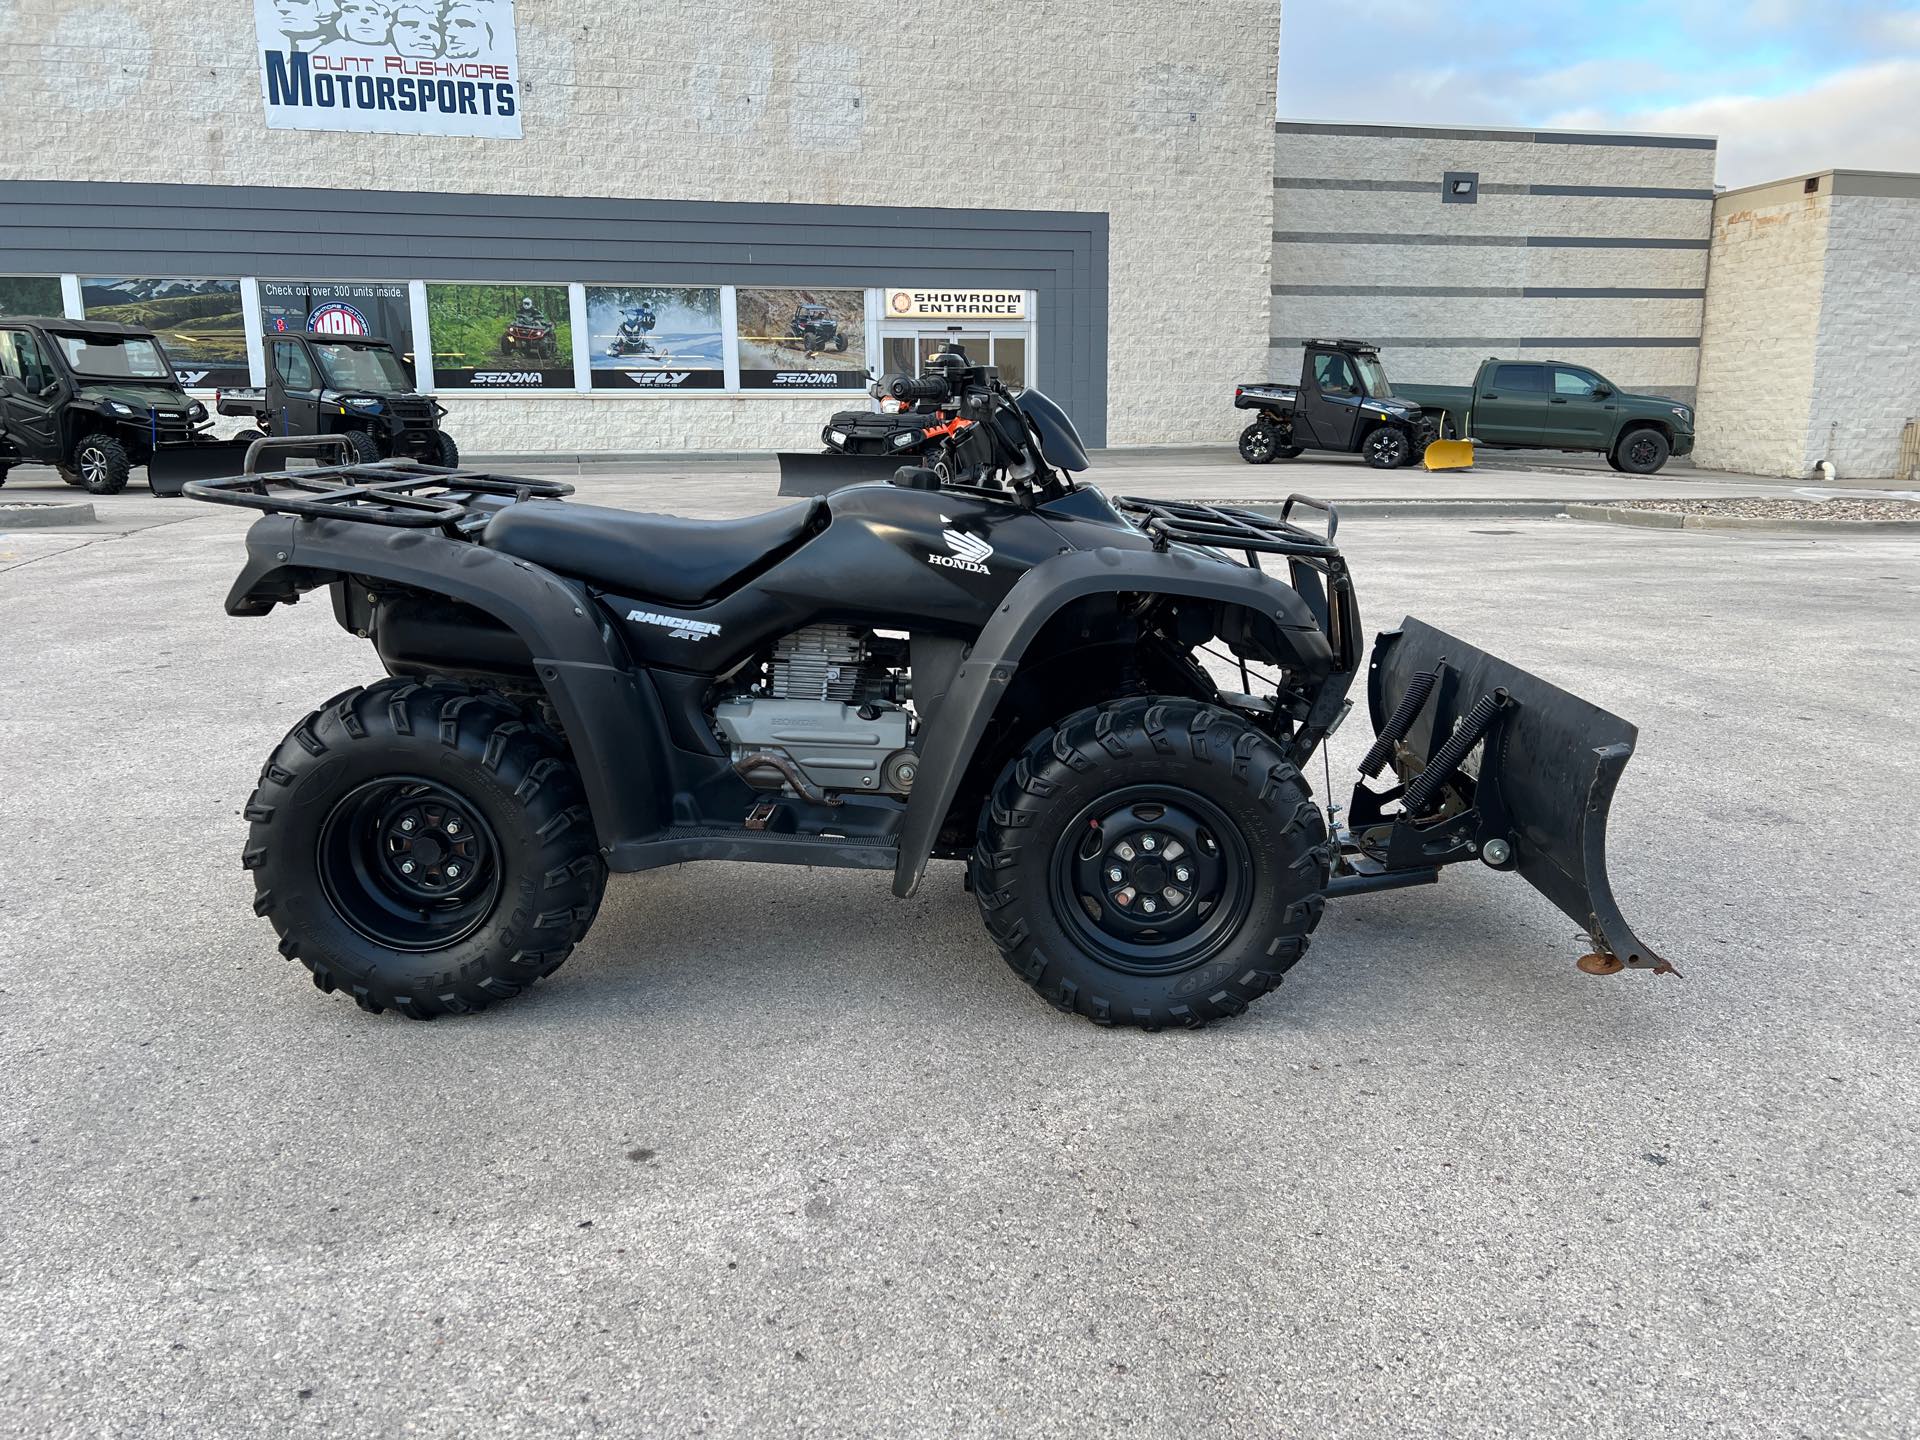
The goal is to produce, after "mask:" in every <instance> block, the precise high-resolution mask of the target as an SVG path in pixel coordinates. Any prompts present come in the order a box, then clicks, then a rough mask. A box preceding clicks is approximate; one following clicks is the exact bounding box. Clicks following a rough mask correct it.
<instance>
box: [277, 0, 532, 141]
mask: <svg viewBox="0 0 1920 1440" xmlns="http://www.w3.org/2000/svg"><path fill="white" fill-rule="evenodd" d="M253 17H254V29H255V31H256V33H257V34H258V36H259V41H260V94H261V99H262V101H263V102H264V103H265V105H266V109H267V128H268V129H270V130H360V131H380V132H384V133H388V134H396V135H486V136H494V137H503V138H507V139H516V140H517V139H518V138H519V137H520V74H519V70H520V59H519V52H518V48H517V46H516V44H515V41H514V31H513V0H253Z"/></svg>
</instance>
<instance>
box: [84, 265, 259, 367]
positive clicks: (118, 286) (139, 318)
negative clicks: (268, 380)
mask: <svg viewBox="0 0 1920 1440" xmlns="http://www.w3.org/2000/svg"><path fill="white" fill-rule="evenodd" d="M80 301H81V306H82V308H83V309H84V310H85V311H86V316H87V319H89V320H116V321H118V322H119V323H120V324H122V325H134V326H138V327H139V328H140V329H142V330H151V331H152V332H153V333H154V335H155V336H156V337H158V339H159V341H160V348H161V349H163V350H165V351H166V352H167V358H168V359H169V360H171V361H173V368H174V370H175V371H176V372H177V373H178V374H179V376H180V383H181V384H182V385H184V386H186V388H187V389H189V390H212V389H217V388H218V387H220V386H222V385H246V384H250V383H251V381H250V379H249V371H248V367H247V326H246V320H245V318H244V317H243V316H242V314H241V308H240V282H239V281H238V280H188V279H182V278H172V277H132V276H114V275H94V276H83V277H81V280H80Z"/></svg>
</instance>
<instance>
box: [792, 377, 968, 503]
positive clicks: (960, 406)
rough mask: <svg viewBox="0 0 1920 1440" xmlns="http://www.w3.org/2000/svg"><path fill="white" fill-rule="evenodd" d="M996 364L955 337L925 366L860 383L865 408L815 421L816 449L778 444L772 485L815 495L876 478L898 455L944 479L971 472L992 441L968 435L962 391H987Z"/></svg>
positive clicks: (892, 466)
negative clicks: (978, 360) (920, 371)
mask: <svg viewBox="0 0 1920 1440" xmlns="http://www.w3.org/2000/svg"><path fill="white" fill-rule="evenodd" d="M998 378H999V372H998V371H997V370H996V369H994V368H992V367H990V366H977V365H973V364H971V363H970V362H969V361H968V359H967V352H966V351H965V350H964V349H962V348H961V347H960V346H959V345H955V344H947V345H943V346H942V347H941V348H940V350H939V352H938V353H937V354H935V355H934V356H933V357H932V358H931V360H930V361H929V362H928V366H927V374H925V375H923V376H920V377H918V378H915V377H914V376H911V375H889V376H884V377H882V378H881V379H878V380H875V381H873V382H872V383H871V384H869V385H868V386H867V393H868V394H869V395H871V396H872V397H873V399H874V401H875V403H876V405H877V407H878V408H877V409H873V410H841V411H838V412H836V413H835V414H834V416H833V417H832V418H831V419H830V420H828V421H827V423H826V424H825V425H822V426H821V427H820V443H821V444H822V445H823V446H824V447H825V448H824V450H823V451H822V452H821V453H820V454H818V455H810V454H807V453H806V452H804V451H782V452H781V453H780V455H779V462H780V493H781V494H782V495H823V494H826V493H827V492H828V491H830V490H834V489H837V488H839V487H840V486H841V485H847V484H852V483H854V482H855V481H859V480H865V479H875V480H884V479H886V478H887V477H888V476H889V475H891V474H892V473H893V471H894V470H896V469H898V468H899V466H900V465H901V464H902V463H911V464H916V465H924V466H926V467H927V468H928V469H931V470H933V471H935V472H936V473H938V474H939V475H941V476H942V477H944V478H948V479H951V478H952V477H954V476H956V475H960V474H963V473H965V474H977V473H978V471H979V470H980V468H981V466H983V465H986V464H989V463H990V462H991V460H992V457H993V453H994V452H993V449H992V447H991V446H990V445H988V444H987V443H986V441H985V439H984V437H983V436H980V435H969V434H968V432H969V431H970V430H972V429H973V428H974V427H975V426H976V424H977V423H978V420H977V418H976V417H970V416H968V415H966V414H964V413H962V412H963V410H964V409H965V408H966V397H967V396H968V395H969V394H971V395H973V396H975V397H980V396H987V395H990V394H991V393H992V391H991V389H990V388H988V387H989V386H991V385H992V384H994V383H997V381H998Z"/></svg>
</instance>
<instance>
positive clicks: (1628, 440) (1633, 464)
mask: <svg viewBox="0 0 1920 1440" xmlns="http://www.w3.org/2000/svg"><path fill="white" fill-rule="evenodd" d="M1672 453H1673V449H1672V447H1671V446H1669V445H1668V444H1667V437H1666V436H1664V435H1662V434H1661V433H1660V432H1659V431H1658V430H1653V429H1648V428H1645V427H1642V428H1641V429H1638V430H1629V431H1628V432H1627V433H1626V434H1624V435H1622V436H1621V437H1620V443H1619V444H1618V445H1616V446H1615V447H1614V454H1615V455H1617V456H1618V457H1619V461H1620V469H1622V470H1624V471H1625V472H1626V473H1627V474H1629V475H1651V474H1653V472H1654V471H1656V470H1658V469H1659V468H1660V467H1661V466H1662V465H1664V464H1666V463H1667V456H1668V455H1670V454H1672Z"/></svg>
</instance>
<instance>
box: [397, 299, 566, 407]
mask: <svg viewBox="0 0 1920 1440" xmlns="http://www.w3.org/2000/svg"><path fill="white" fill-rule="evenodd" d="M427 329H428V332H429V343H431V345H432V346H433V383H434V386H435V387H436V388H437V389H442V390H571V389H572V388H573V386H574V375H573V322H572V319H571V317H570V315H569V313H568V307H567V290H566V287H565V286H564V285H438V284H433V285H428V286H427Z"/></svg>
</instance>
